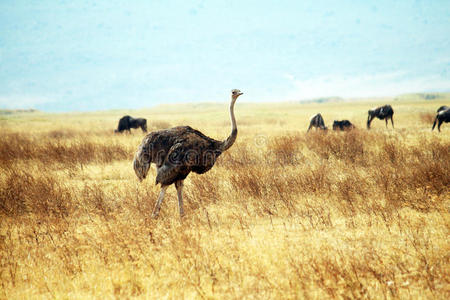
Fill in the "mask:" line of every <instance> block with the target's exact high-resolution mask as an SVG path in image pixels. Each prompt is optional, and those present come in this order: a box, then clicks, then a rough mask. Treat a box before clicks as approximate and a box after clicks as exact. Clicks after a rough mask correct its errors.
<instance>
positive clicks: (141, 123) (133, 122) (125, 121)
mask: <svg viewBox="0 0 450 300" xmlns="http://www.w3.org/2000/svg"><path fill="white" fill-rule="evenodd" d="M139 127H141V129H142V131H143V132H147V120H146V119H143V118H137V119H135V118H133V117H131V116H124V117H122V118H121V119H120V120H119V125H118V126H117V129H116V130H114V132H122V131H125V130H128V132H131V130H130V129H131V128H135V129H137V128H139Z"/></svg>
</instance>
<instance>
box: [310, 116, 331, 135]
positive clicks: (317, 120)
mask: <svg viewBox="0 0 450 300" xmlns="http://www.w3.org/2000/svg"><path fill="white" fill-rule="evenodd" d="M311 127H315V128H316V129H317V128H320V129H323V130H327V129H328V128H327V127H326V126H325V123H324V122H323V118H322V115H321V114H320V113H318V114H317V115H314V116H312V117H311V120H310V121H309V127H308V131H307V132H309V131H310V130H311Z"/></svg>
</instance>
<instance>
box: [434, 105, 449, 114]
mask: <svg viewBox="0 0 450 300" xmlns="http://www.w3.org/2000/svg"><path fill="white" fill-rule="evenodd" d="M449 108H450V106H446V105H442V106H441V107H439V108H438V110H437V112H438V113H439V112H441V111H443V110H447V109H449Z"/></svg>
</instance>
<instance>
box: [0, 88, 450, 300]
mask: <svg viewBox="0 0 450 300" xmlns="http://www.w3.org/2000/svg"><path fill="white" fill-rule="evenodd" d="M241 100H245V99H244V98H243V99H239V100H238V103H237V104H236V115H237V120H238V128H239V135H238V139H237V142H236V144H235V145H234V146H233V147H232V148H231V149H230V150H229V151H228V152H226V153H224V154H223V155H222V156H221V157H220V158H219V160H218V162H217V164H216V166H215V167H214V168H213V169H212V170H211V171H210V172H208V173H206V174H204V175H196V174H191V175H190V176H189V177H188V179H187V180H186V182H185V212H186V216H185V217H184V218H183V219H180V218H179V216H178V212H177V205H176V193H175V189H174V188H173V187H171V188H169V190H168V194H167V196H166V200H165V202H164V204H163V206H162V209H161V214H160V217H159V219H157V220H153V219H151V218H150V214H151V210H152V208H153V205H154V202H155V200H156V198H157V195H158V193H159V187H157V186H155V185H154V176H155V170H154V168H152V170H151V171H150V174H149V178H147V180H146V181H144V182H143V183H139V182H138V181H137V179H136V176H135V175H134V172H133V169H132V165H131V161H132V157H133V154H134V152H135V150H136V149H137V146H138V145H139V143H140V142H141V140H142V138H143V136H144V135H143V133H142V132H140V131H134V132H133V133H132V134H123V135H114V134H113V130H114V128H115V127H116V122H117V120H118V119H119V118H120V117H121V116H122V115H123V114H124V113H125V112H124V111H108V112H96V113H71V114H45V113H40V112H32V113H10V114H5V115H2V116H0V130H1V140H0V216H1V218H0V281H1V285H0V298H4V299H34V298H58V299H61V298H63V299H66V298H71V299H76V298H78V299H90V298H101V299H103V298H106V299H110V298H134V297H139V298H149V299H150V298H176V299H179V298H187V299H191V298H220V299H237V298H239V299H240V298H258V299H266V298H278V299H289V298H311V299H323V298H346V299H348V298H358V299H359V298H367V299H370V298H375V299H380V298H388V299H391V298H401V299H421V298H422V299H430V298H431V299H433V298H434V299H448V298H449V297H450V243H449V238H448V237H449V233H450V232H449V231H450V218H449V216H450V212H449V208H450V207H449V205H450V153H449V149H450V125H449V124H444V125H443V126H442V132H441V133H437V131H434V132H431V122H432V119H433V116H434V113H435V111H436V109H437V107H439V106H441V105H444V104H448V103H449V102H450V98H449V97H448V95H446V96H445V97H443V98H439V99H434V100H427V101H425V100H423V99H421V98H418V99H417V98H414V97H412V96H411V97H407V96H406V97H402V98H398V99H397V100H394V99H378V100H377V99H375V100H367V101H361V102H330V103H322V104H314V103H309V104H298V103H283V104H251V103H242V102H241ZM387 102H389V103H391V104H392V106H393V108H394V110H395V114H394V120H395V126H396V128H395V130H393V129H391V128H389V129H385V125H384V121H379V120H374V122H373V123H372V130H370V131H367V130H366V129H365V120H366V116H367V110H368V108H370V107H373V106H375V105H379V104H385V103H387ZM317 112H321V113H322V115H323V117H324V119H325V122H326V123H327V125H330V123H331V122H332V120H333V119H349V120H351V121H352V122H353V123H354V124H355V125H356V126H357V129H356V130H354V131H351V132H346V133H342V132H332V131H329V132H328V133H323V132H310V133H309V134H306V128H307V126H308V120H309V117H310V116H311V115H312V114H315V113H317ZM128 113H130V114H131V115H133V116H136V117H146V118H147V119H148V123H149V130H155V129H160V128H166V127H170V126H175V125H191V126H192V127H194V128H198V129H200V130H201V131H203V132H204V133H205V134H207V135H209V136H211V137H215V138H217V139H220V138H225V137H226V136H227V135H228V134H229V130H230V128H229V126H230V125H229V116H228V112H227V104H225V103H224V104H202V105H200V104H197V105H179V106H160V107H156V108H154V109H148V110H141V111H133V112H128Z"/></svg>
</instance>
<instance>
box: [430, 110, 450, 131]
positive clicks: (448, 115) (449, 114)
mask: <svg viewBox="0 0 450 300" xmlns="http://www.w3.org/2000/svg"><path fill="white" fill-rule="evenodd" d="M444 122H445V123H449V122H450V107H448V106H441V107H439V109H438V113H437V114H436V118H435V119H434V123H433V127H432V128H431V131H433V130H434V127H435V126H436V123H437V124H438V131H439V132H441V125H442V123H444Z"/></svg>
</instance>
